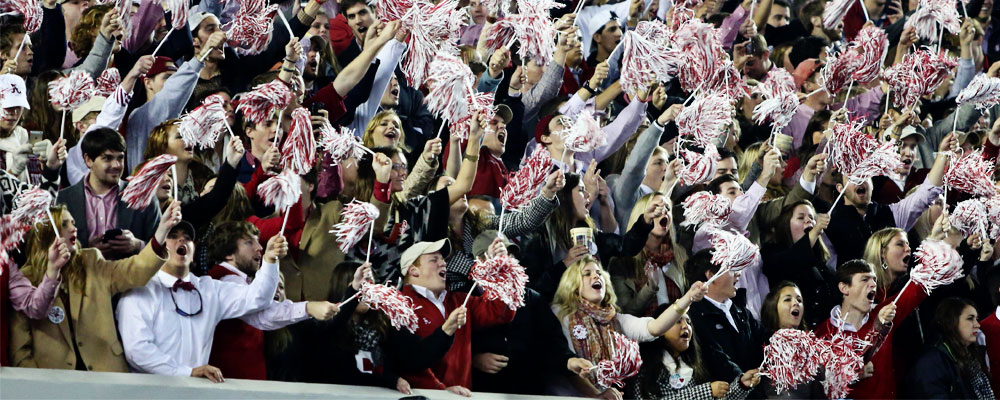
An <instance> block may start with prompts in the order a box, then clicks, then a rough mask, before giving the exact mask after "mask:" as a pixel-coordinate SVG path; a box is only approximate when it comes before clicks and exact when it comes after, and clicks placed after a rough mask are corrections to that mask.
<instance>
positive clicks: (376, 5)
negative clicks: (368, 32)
mask: <svg viewBox="0 0 1000 400" xmlns="http://www.w3.org/2000/svg"><path fill="white" fill-rule="evenodd" d="M368 5H370V6H372V9H374V10H376V12H375V14H376V15H378V20H379V21H381V22H389V21H395V20H397V19H400V18H403V15H406V12H407V11H409V10H410V8H412V7H413V0H368Z"/></svg>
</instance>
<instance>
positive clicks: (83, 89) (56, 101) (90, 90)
mask: <svg viewBox="0 0 1000 400" xmlns="http://www.w3.org/2000/svg"><path fill="white" fill-rule="evenodd" d="M94 91H95V85H94V78H91V77H90V74H88V73H86V72H84V71H83V70H82V69H74V70H73V71H72V72H70V73H69V75H67V76H64V77H62V78H59V79H56V80H53V81H52V82H49V101H50V102H52V105H53V106H55V107H57V108H60V109H62V110H69V111H72V110H74V109H76V108H77V107H79V106H81V105H82V104H83V103H86V102H87V100H90V97H91V96H93V95H94Z"/></svg>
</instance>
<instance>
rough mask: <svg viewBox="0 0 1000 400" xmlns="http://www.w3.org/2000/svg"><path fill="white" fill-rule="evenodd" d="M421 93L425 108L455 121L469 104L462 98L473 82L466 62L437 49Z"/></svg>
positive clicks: (470, 88) (467, 111) (462, 114)
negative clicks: (424, 89)
mask: <svg viewBox="0 0 1000 400" xmlns="http://www.w3.org/2000/svg"><path fill="white" fill-rule="evenodd" d="M430 70H431V73H430V74H429V75H428V76H427V88H428V89H429V90H430V91H429V92H428V93H427V96H426V97H424V104H426V105H427V110H428V111H430V112H432V113H434V115H437V116H438V117H440V118H441V119H443V120H445V121H447V122H452V123H454V122H457V121H458V120H460V119H463V118H464V117H466V116H468V115H469V104H468V102H466V101H464V100H466V98H467V95H468V93H469V92H471V91H472V86H473V84H474V83H475V76H474V75H473V74H472V70H471V69H469V66H468V65H467V64H465V63H464V62H462V59H460V58H458V56H456V55H454V54H451V53H448V52H439V53H438V54H437V55H435V56H434V61H432V62H431V65H430Z"/></svg>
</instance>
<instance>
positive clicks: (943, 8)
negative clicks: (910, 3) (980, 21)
mask: <svg viewBox="0 0 1000 400" xmlns="http://www.w3.org/2000/svg"><path fill="white" fill-rule="evenodd" d="M939 26H940V27H943V28H944V29H945V30H947V31H948V32H951V33H952V34H954V35H957V34H958V31H959V29H961V24H960V22H959V16H958V8H956V7H955V0H920V4H919V6H917V10H916V11H914V12H913V14H912V15H910V16H909V17H908V18H907V19H906V23H905V24H904V25H903V27H904V28H911V27H912V28H913V29H914V31H915V33H916V34H917V37H919V38H921V39H925V40H928V41H931V42H937V41H938V40H939V39H940V38H939V37H938V35H939V33H940V32H939V31H938V27H939Z"/></svg>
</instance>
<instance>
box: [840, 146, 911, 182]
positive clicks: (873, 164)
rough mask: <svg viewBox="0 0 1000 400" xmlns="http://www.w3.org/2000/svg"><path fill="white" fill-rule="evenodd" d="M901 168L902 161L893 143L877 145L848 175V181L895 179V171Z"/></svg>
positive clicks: (897, 148)
mask: <svg viewBox="0 0 1000 400" xmlns="http://www.w3.org/2000/svg"><path fill="white" fill-rule="evenodd" d="M902 166H903V161H902V160H900V158H899V147H898V146H896V143H895V142H892V141H890V142H885V143H882V144H879V145H878V147H875V149H874V150H872V151H870V152H869V153H868V154H867V155H866V156H865V157H864V158H863V159H861V162H860V163H858V167H857V168H855V169H854V171H853V172H852V173H851V174H850V180H851V181H853V182H855V183H857V182H863V181H865V180H868V178H871V177H875V176H888V177H891V178H896V177H898V176H899V174H897V173H896V170H898V169H899V168H900V167H902Z"/></svg>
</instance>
